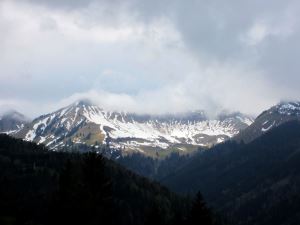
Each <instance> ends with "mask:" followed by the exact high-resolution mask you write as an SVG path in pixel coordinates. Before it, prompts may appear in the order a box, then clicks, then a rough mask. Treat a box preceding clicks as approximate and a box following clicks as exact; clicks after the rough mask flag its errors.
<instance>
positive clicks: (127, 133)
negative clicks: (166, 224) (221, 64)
mask: <svg viewBox="0 0 300 225" xmlns="http://www.w3.org/2000/svg"><path fill="white" fill-rule="evenodd" d="M252 122H253V120H252V118H251V117H248V116H245V115H242V114H240V113H234V114H223V115H220V116H219V117H218V118H217V119H214V120H209V119H207V117H206V116H205V113H204V112H203V111H197V112H191V113H185V114H176V115H171V114H170V115H159V116H153V115H137V114H132V113H125V112H112V111H106V110H103V109H101V108H100V107H99V106H96V105H93V104H91V103H90V102H87V101H79V102H76V103H74V104H72V105H70V106H68V107H65V108H62V109H60V110H58V111H56V112H53V113H50V114H47V115H43V116H40V117H38V118H36V119H34V120H33V121H32V122H31V123H29V124H28V125H26V126H25V127H24V128H23V129H21V130H20V131H19V132H17V133H16V134H15V136H16V137H19V138H23V139H25V140H28V141H34V142H37V143H42V144H45V145H46V146H48V147H50V148H52V149H59V148H61V147H63V146H69V145H73V144H80V143H81V144H86V145H89V146H95V147H96V148H97V147H98V145H100V144H109V145H110V146H111V147H114V148H119V149H125V150H128V149H131V150H139V151H142V149H143V148H156V149H157V148H161V149H166V148H169V147H172V146H179V145H198V146H210V145H213V144H216V143H220V142H222V141H224V140H226V139H228V138H230V137H233V136H235V135H236V134H238V133H239V131H240V130H243V129H245V128H246V127H248V126H249V125H250V124H251V123H252Z"/></svg>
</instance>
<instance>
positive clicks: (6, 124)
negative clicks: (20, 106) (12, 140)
mask: <svg viewBox="0 0 300 225" xmlns="http://www.w3.org/2000/svg"><path fill="white" fill-rule="evenodd" d="M27 122H28V119H27V118H26V117H25V116H24V115H23V114H21V113H19V112H17V111H14V110H10V111H7V112H5V113H3V115H1V116H0V132H1V133H7V134H14V133H16V132H18V131H19V130H21V129H22V128H24V126H25V124H26V123H27Z"/></svg>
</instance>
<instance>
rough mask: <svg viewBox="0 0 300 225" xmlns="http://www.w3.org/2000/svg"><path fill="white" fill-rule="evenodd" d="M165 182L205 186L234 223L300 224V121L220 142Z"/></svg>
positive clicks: (183, 188)
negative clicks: (243, 141) (242, 140)
mask: <svg viewBox="0 0 300 225" xmlns="http://www.w3.org/2000/svg"><path fill="white" fill-rule="evenodd" d="M163 183H164V184H165V185H167V186H168V187H170V188H171V189H173V190H175V191H178V192H184V193H186V192H192V193H195V192H196V191H198V190H200V191H201V192H202V193H203V195H204V197H205V198H206V199H207V201H208V203H210V204H211V205H213V206H214V207H215V208H216V209H218V210H219V211H221V212H223V213H226V214H228V215H229V216H231V217H232V218H234V222H233V224H259V225H269V224H272V225H276V224H278V225H283V224H295V225H296V224H299V221H300V209H299V205H300V194H299V189H300V122H299V121H289V122H286V123H284V124H282V125H279V126H278V127H276V128H274V129H272V130H270V131H269V132H267V133H265V134H264V135H262V136H261V137H259V138H257V139H255V140H254V141H253V142H251V143H249V144H237V143H235V142H226V143H224V144H220V145H218V146H216V147H215V148H213V149H212V150H211V151H206V152H205V153H202V154H200V155H197V156H195V157H194V158H193V159H191V160H190V161H189V162H188V163H186V164H185V165H183V166H182V167H181V168H180V169H178V170H175V171H174V173H173V174H172V175H170V176H168V177H166V178H165V179H164V180H163Z"/></svg>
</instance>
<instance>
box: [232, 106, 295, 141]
mask: <svg viewBox="0 0 300 225" xmlns="http://www.w3.org/2000/svg"><path fill="white" fill-rule="evenodd" d="M292 120H300V102H281V103H279V104H277V105H275V106H273V107H271V108H270V109H268V110H266V111H264V112H263V113H261V114H260V115H259V116H258V117H257V118H256V119H255V121H254V122H253V123H252V124H251V125H250V126H249V127H247V128H246V129H244V130H243V131H241V132H240V133H239V134H238V135H237V136H236V137H234V139H235V140H237V141H244V142H245V143H249V142H251V141H253V140H254V139H256V138H257V137H259V136H261V135H262V134H264V133H266V132H268V131H269V130H271V129H273V128H275V127H278V126H279V125H281V124H283V123H285V122H288V121H292Z"/></svg>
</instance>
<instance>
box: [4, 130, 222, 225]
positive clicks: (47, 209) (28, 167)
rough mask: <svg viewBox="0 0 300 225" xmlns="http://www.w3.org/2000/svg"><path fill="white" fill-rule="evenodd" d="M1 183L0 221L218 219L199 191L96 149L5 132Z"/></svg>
mask: <svg viewBox="0 0 300 225" xmlns="http://www.w3.org/2000/svg"><path fill="white" fill-rule="evenodd" d="M0 184H1V185H0V200H1V201H0V224H7V225H14V224H32V225H38V224H39V225H44V224H45V225H46V224H64V225H65V224H86V225H89V224H93V225H94V224H124V225H126V224H170V225H171V224H205V225H206V224H207V225H210V224H220V222H217V219H216V216H214V215H213V213H212V211H211V210H210V209H208V207H207V206H206V203H205V202H204V200H203V198H202V196H201V195H200V194H198V195H197V196H196V198H195V199H192V198H188V197H182V196H179V195H177V194H174V193H172V192H171V191H169V190H168V189H167V188H165V187H163V186H161V185H160V184H159V183H157V182H154V181H150V180H149V179H147V178H144V177H141V176H139V175H135V174H134V173H133V172H130V171H129V170H127V169H125V168H123V167H122V166H119V165H117V164H116V163H115V162H113V161H110V160H108V159H106V158H104V157H102V156H101V155H99V154H96V153H86V154H79V153H78V154H77V153H64V152H53V151H48V150H47V149H46V148H45V147H44V146H42V145H36V144H34V143H30V142H24V141H22V140H18V139H14V138H11V137H9V136H7V135H0ZM218 221H220V220H219V219H218Z"/></svg>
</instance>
